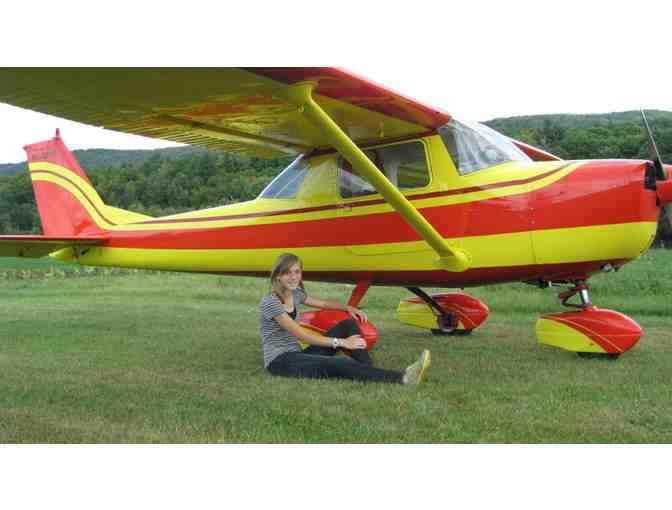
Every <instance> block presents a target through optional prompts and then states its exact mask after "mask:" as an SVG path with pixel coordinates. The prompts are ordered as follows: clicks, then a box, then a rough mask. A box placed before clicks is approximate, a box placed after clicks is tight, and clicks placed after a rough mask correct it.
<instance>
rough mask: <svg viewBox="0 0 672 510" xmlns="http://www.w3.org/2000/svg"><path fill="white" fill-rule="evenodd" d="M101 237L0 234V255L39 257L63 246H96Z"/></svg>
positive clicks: (101, 239) (102, 240) (100, 241)
mask: <svg viewBox="0 0 672 510" xmlns="http://www.w3.org/2000/svg"><path fill="white" fill-rule="evenodd" d="M103 242H105V238H103V237H49V236H0V257H27V258H40V257H44V256H45V255H49V254H50V253H53V252H55V251H58V250H62V249H63V248H77V247H87V246H97V245H100V244H103Z"/></svg>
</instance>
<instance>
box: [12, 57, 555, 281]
mask: <svg viewBox="0 0 672 510" xmlns="http://www.w3.org/2000/svg"><path fill="white" fill-rule="evenodd" d="M0 101H2V102H6V103H9V104H13V105H15V106H21V107H24V108H29V109H32V110H37V111H40V112H44V113H50V114H52V115H56V116H59V117H64V118H67V119H71V120H76V121H79V122H83V123H86V124H91V125H97V126H102V127H105V128H108V129H113V130H117V131H122V132H126V133H134V134H139V135H144V136H148V137H152V138H159V139H162V140H171V141H175V142H181V143H186V144H190V145H198V146H202V147H206V148H210V149H222V150H225V151H228V152H238V153H243V154H246V155H253V156H260V157H276V156H278V155H283V154H299V153H310V152H312V151H314V150H322V149H324V150H333V149H336V150H337V151H338V152H339V153H340V154H341V155H343V157H345V158H346V159H347V160H348V161H349V162H350V163H351V164H352V166H353V169H354V170H355V171H356V172H357V173H358V174H359V175H360V176H362V177H364V178H365V179H366V180H367V181H368V182H370V183H371V184H372V185H373V186H374V188H375V189H376V190H377V191H378V192H379V193H380V194H381V195H382V196H383V198H384V199H385V200H386V201H387V202H388V203H389V204H390V205H391V206H392V207H393V208H394V209H395V210H396V211H397V212H398V213H399V214H400V215H401V216H402V217H403V218H404V220H405V221H406V222H407V223H408V224H409V225H410V226H411V227H412V228H413V229H414V230H415V231H416V232H417V233H418V234H419V235H420V237H422V238H423V239H424V240H425V241H426V242H427V243H428V244H429V245H430V246H431V247H432V249H433V250H434V251H435V252H436V253H437V254H438V256H439V258H438V260H437V264H438V267H442V268H445V269H449V270H454V271H465V270H466V269H467V268H468V267H469V254H467V253H466V252H464V250H462V249H460V248H459V247H457V246H454V245H453V244H452V243H451V242H449V241H447V240H446V239H444V238H443V237H442V236H441V235H439V233H438V232H437V231H436V229H435V227H434V226H433V225H432V224H431V223H430V222H429V221H428V220H427V219H426V218H425V217H424V216H423V215H422V214H421V213H420V212H419V211H418V210H417V209H416V208H415V207H414V206H413V205H412V204H411V203H410V202H409V201H408V199H407V198H406V197H405V196H404V195H403V194H402V193H401V192H400V191H399V190H398V189H397V188H396V187H395V186H394V185H392V184H391V183H390V182H389V180H388V179H387V178H385V177H384V175H383V174H382V173H381V172H380V170H379V169H378V168H377V167H376V166H375V164H374V163H372V162H371V161H370V160H369V159H368V158H367V157H366V155H365V154H364V153H363V152H362V150H361V147H362V146H364V145H367V144H373V143H382V142H389V141H392V140H404V139H409V138H417V137H424V136H428V135H431V134H434V133H436V132H437V129H438V128H439V127H440V126H442V125H444V124H446V123H447V122H448V121H449V120H450V115H449V114H447V113H445V112H442V111H440V110H437V109H435V108H430V107H428V106H425V105H423V104H420V103H418V102H416V101H413V100H412V99H409V98H407V97H405V96H403V95H401V94H398V93H396V92H393V91H391V90H389V89H387V88H384V87H382V86H380V85H377V84H375V83H373V82H370V81H368V80H365V79H363V78H361V77H358V76H356V75H354V74H352V73H349V72H347V71H344V70H342V69H337V68H329V67H299V68H210V69H207V68H196V69H186V68H166V69H159V68H150V69H142V68H130V69H128V68H127V69H124V68H101V69H94V68H77V69H67V68H61V69H40V68H38V69H26V68H14V69H2V70H0ZM514 143H516V142H515V141H514ZM517 143H518V145H519V147H521V149H522V150H524V151H525V152H527V153H528V154H530V155H531V156H532V158H533V159H557V158H555V156H553V155H550V154H547V153H544V152H543V151H540V150H538V149H536V148H534V147H530V146H526V145H525V144H522V145H521V142H517Z"/></svg>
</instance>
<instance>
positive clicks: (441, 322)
mask: <svg viewBox="0 0 672 510" xmlns="http://www.w3.org/2000/svg"><path fill="white" fill-rule="evenodd" d="M407 289H408V290H410V291H411V292H412V293H413V294H415V295H416V296H418V297H419V298H420V299H422V300H423V301H424V302H425V303H427V305H428V306H429V307H430V308H431V309H432V310H433V311H434V312H435V313H436V325H437V326H438V327H437V328H433V329H432V333H433V334H434V335H450V334H452V333H453V332H454V331H455V330H456V329H457V326H458V324H459V321H458V319H457V315H456V314H454V313H452V312H450V311H447V310H444V309H443V307H442V306H441V305H440V304H439V303H437V302H436V300H434V298H432V296H430V295H429V294H427V293H426V292H425V291H423V290H422V289H420V288H418V287H407Z"/></svg>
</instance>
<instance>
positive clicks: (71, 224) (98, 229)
mask: <svg viewBox="0 0 672 510" xmlns="http://www.w3.org/2000/svg"><path fill="white" fill-rule="evenodd" d="M24 150H25V151H26V153H27V155H28V169H29V170H30V177H31V180H32V183H33V191H34V192H35V200H36V202H37V208H38V210H39V213H40V221H41V222H42V230H43V234H44V235H45V236H67V237H72V236H95V235H100V234H102V233H103V232H104V231H105V230H106V229H107V228H109V227H110V226H111V225H112V224H113V223H112V222H111V221H110V220H109V219H108V218H107V217H106V207H105V204H103V201H102V199H101V198H100V196H99V195H98V193H97V192H96V190H95V189H93V186H92V184H91V181H90V180H89V178H88V177H87V175H86V173H85V172H84V170H83V169H82V168H81V167H80V166H79V163H78V162H77V159H76V158H75V156H74V155H73V154H72V153H71V152H70V151H69V150H68V149H67V147H66V146H65V144H64V143H63V139H62V138H61V135H60V132H59V130H58V129H57V130H56V136H54V138H52V139H51V140H47V141H46V142H39V143H34V144H32V145H26V146H25V147H24Z"/></svg>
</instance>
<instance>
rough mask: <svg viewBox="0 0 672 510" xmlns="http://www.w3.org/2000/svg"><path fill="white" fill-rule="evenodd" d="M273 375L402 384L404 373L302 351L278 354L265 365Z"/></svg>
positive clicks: (346, 358) (347, 359) (344, 357)
mask: <svg viewBox="0 0 672 510" xmlns="http://www.w3.org/2000/svg"><path fill="white" fill-rule="evenodd" d="M268 371H269V372H270V373H271V374H273V375H279V376H284V377H304V378H311V379H326V378H332V377H333V378H341V379H350V380H352V381H371V382H391V383H402V378H403V374H402V373H401V372H397V371H396V370H384V369H382V368H374V367H371V366H368V365H364V364H362V363H358V362H356V361H354V360H352V359H350V358H348V357H347V356H338V357H331V356H318V355H315V354H305V353H304V352H288V353H285V354H281V355H280V356H278V357H277V358H276V359H274V360H273V361H272V362H271V364H270V365H269V366H268Z"/></svg>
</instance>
